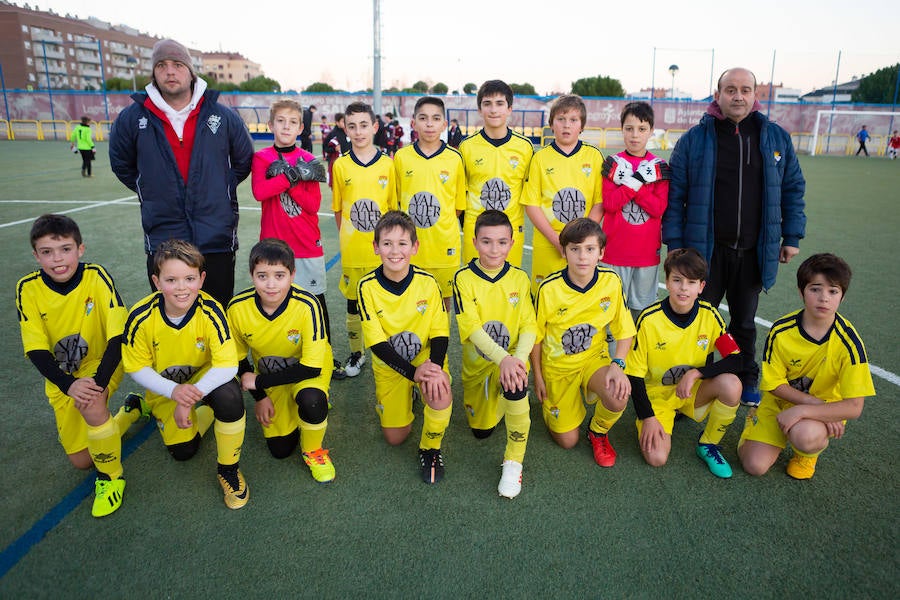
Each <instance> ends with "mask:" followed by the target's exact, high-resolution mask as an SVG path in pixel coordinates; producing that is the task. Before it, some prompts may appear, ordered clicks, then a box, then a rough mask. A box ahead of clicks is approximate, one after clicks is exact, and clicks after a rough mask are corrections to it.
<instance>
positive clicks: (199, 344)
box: [194, 337, 206, 352]
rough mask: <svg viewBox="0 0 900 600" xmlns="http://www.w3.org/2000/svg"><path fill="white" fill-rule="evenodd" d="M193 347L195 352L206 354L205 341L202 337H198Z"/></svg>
mask: <svg viewBox="0 0 900 600" xmlns="http://www.w3.org/2000/svg"><path fill="white" fill-rule="evenodd" d="M194 346H196V348H197V350H199V351H200V352H206V340H205V339H203V338H202V337H198V338H197V340H196V341H195V342H194Z"/></svg>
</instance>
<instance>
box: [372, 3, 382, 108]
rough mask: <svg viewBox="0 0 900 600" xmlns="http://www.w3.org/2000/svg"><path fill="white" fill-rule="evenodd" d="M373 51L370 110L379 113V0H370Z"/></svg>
mask: <svg viewBox="0 0 900 600" xmlns="http://www.w3.org/2000/svg"><path fill="white" fill-rule="evenodd" d="M372 10H373V11H374V15H373V16H374V19H373V26H374V32H373V33H374V38H375V39H374V48H373V50H374V52H373V65H372V110H374V111H375V114H376V115H380V114H381V0H372Z"/></svg>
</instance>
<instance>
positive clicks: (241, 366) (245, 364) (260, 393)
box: [238, 358, 266, 402]
mask: <svg viewBox="0 0 900 600" xmlns="http://www.w3.org/2000/svg"><path fill="white" fill-rule="evenodd" d="M252 372H253V365H251V364H250V361H249V360H247V359H246V358H242V359H241V360H240V362H238V379H240V378H241V375H243V374H244V373H252ZM248 391H249V392H250V395H251V396H253V399H254V400H256V401H257V402H259V401H260V400H262V399H263V398H265V397H266V390H263V389H260V388H257V389H255V390H248Z"/></svg>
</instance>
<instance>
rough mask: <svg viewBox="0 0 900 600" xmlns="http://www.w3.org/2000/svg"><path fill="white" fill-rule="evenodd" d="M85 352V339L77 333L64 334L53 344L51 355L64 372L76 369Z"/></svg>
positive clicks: (86, 350) (86, 346)
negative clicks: (64, 335)
mask: <svg viewBox="0 0 900 600" xmlns="http://www.w3.org/2000/svg"><path fill="white" fill-rule="evenodd" d="M87 353H88V343H87V340H86V339H84V338H83V337H81V334H79V333H73V334H72V335H69V336H66V337H64V338H62V339H61V340H59V341H58V342H56V343H55V344H54V345H53V357H54V358H55V359H56V364H58V365H59V368H60V369H61V370H63V371H65V372H66V373H74V372H75V371H77V370H78V368H79V367H80V366H81V361H82V360H83V359H84V357H85V356H87Z"/></svg>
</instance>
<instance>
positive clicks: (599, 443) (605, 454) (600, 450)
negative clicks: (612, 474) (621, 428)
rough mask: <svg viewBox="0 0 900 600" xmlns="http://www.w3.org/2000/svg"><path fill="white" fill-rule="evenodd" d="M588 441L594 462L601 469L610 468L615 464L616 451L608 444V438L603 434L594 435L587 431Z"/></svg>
mask: <svg viewBox="0 0 900 600" xmlns="http://www.w3.org/2000/svg"><path fill="white" fill-rule="evenodd" d="M588 439H589V440H590V441H591V447H592V448H593V449H594V460H595V461H596V462H597V464H598V465H600V466H601V467H611V466H613V465H614V464H616V451H615V450H614V449H613V447H612V444H610V443H609V436H607V435H606V434H605V433H594V432H593V431H591V430H590V429H588Z"/></svg>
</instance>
